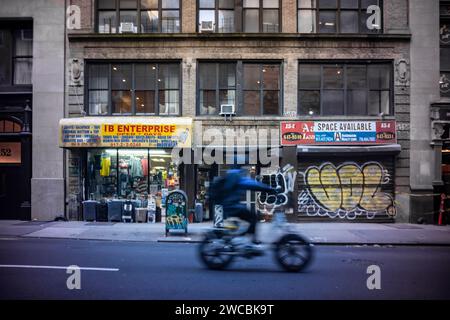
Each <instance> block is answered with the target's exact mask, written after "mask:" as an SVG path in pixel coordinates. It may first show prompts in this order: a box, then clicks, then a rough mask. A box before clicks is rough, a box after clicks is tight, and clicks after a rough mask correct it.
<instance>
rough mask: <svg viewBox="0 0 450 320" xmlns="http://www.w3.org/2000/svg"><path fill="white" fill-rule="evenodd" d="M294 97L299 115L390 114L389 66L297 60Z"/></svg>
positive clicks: (390, 84) (382, 64)
mask: <svg viewBox="0 0 450 320" xmlns="http://www.w3.org/2000/svg"><path fill="white" fill-rule="evenodd" d="M298 96H299V113H300V114H301V115H309V116H316V115H323V116H335V115H354V116H361V115H369V116H378V115H380V114H381V113H383V114H385V115H390V114H392V108H391V100H392V99H391V97H392V65H391V64H388V63H371V64H359V63H355V64H312V63H300V66H299V95H298Z"/></svg>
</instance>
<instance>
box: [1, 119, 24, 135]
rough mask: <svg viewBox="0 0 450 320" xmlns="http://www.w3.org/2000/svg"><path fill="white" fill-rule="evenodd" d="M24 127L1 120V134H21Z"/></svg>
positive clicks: (13, 122)
mask: <svg viewBox="0 0 450 320" xmlns="http://www.w3.org/2000/svg"><path fill="white" fill-rule="evenodd" d="M21 132H22V125H21V124H20V123H18V122H15V121H11V120H0V133H21Z"/></svg>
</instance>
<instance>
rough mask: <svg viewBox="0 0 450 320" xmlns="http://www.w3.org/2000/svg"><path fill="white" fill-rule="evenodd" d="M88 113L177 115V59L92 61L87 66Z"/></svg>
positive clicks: (178, 110) (178, 85)
mask: <svg viewBox="0 0 450 320" xmlns="http://www.w3.org/2000/svg"><path fill="white" fill-rule="evenodd" d="M87 87H88V94H87V98H88V106H89V110H88V112H89V115H111V114H112V115H134V114H138V115H175V116H176V115H179V114H180V65H179V64H177V63H135V64H131V63H99V64H97V63H95V64H90V65H89V67H88V84H87Z"/></svg>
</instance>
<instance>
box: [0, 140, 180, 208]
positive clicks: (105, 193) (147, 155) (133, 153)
mask: <svg viewBox="0 0 450 320" xmlns="http://www.w3.org/2000/svg"><path fill="white" fill-rule="evenodd" d="M86 156H87V161H86V163H87V174H86V193H87V196H88V198H89V199H92V200H105V199H117V198H119V199H129V198H130V197H131V198H133V199H138V200H145V199H147V195H149V194H152V195H153V196H156V195H157V194H158V193H160V192H161V191H162V190H163V189H168V190H169V191H172V190H176V189H179V187H180V172H179V170H178V166H177V165H176V164H175V163H173V162H172V161H171V159H172V157H171V153H170V150H165V149H151V150H149V149H88V150H87V152H86ZM0 178H1V177H0ZM0 183H1V180H0Z"/></svg>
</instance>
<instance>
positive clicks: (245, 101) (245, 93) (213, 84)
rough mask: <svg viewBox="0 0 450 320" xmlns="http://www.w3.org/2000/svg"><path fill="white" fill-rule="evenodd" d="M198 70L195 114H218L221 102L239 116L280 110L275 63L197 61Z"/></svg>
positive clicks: (273, 113) (277, 69)
mask: <svg viewBox="0 0 450 320" xmlns="http://www.w3.org/2000/svg"><path fill="white" fill-rule="evenodd" d="M198 69H199V71H198V75H199V80H198V88H199V89H198V97H199V98H198V105H199V107H198V114H199V115H219V114H220V110H221V106H222V105H233V106H234V107H235V108H234V110H235V112H236V114H237V115H241V116H266V115H279V114H280V113H281V100H282V99H281V65H280V64H279V63H257V62H251V63H250V62H243V61H237V62H219V63H217V62H200V63H199V67H198ZM237 75H240V76H237ZM238 96H241V97H242V98H241V99H238Z"/></svg>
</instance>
